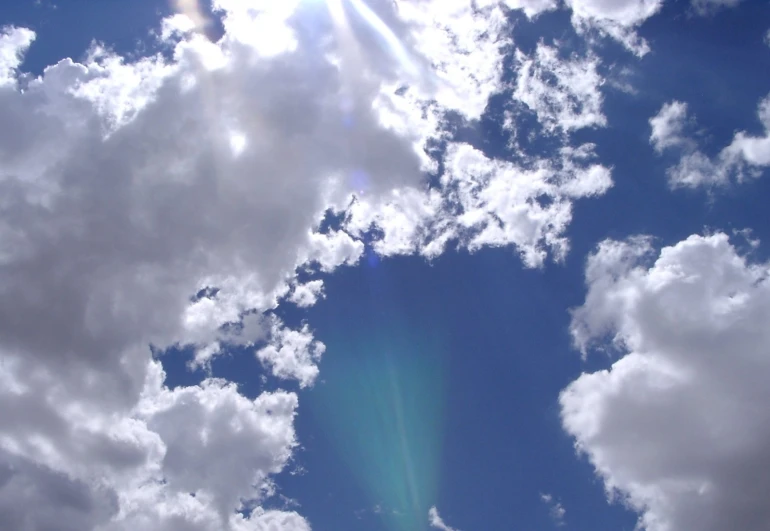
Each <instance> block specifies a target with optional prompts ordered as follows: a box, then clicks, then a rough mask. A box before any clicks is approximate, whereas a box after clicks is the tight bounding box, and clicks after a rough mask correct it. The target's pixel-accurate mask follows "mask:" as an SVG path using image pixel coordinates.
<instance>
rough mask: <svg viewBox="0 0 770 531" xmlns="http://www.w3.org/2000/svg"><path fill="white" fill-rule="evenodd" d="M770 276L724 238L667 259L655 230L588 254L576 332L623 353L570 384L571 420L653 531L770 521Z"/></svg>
mask: <svg viewBox="0 0 770 531" xmlns="http://www.w3.org/2000/svg"><path fill="white" fill-rule="evenodd" d="M738 239H742V238H738ZM753 245H756V242H753ZM769 273H770V265H768V264H767V263H753V262H752V261H751V260H750V259H749V258H747V257H746V256H745V255H743V254H742V253H741V252H739V251H738V249H736V247H735V246H734V245H733V244H731V242H730V240H729V238H728V237H727V236H726V235H725V234H722V233H716V234H712V235H708V236H691V237H689V238H688V239H686V240H684V241H682V242H679V243H677V244H676V245H673V246H671V247H666V248H664V249H662V250H661V251H660V253H659V254H658V255H657V256H656V255H655V253H654V251H653V249H652V247H651V242H650V240H649V239H648V238H635V239H631V240H628V241H623V242H618V241H605V242H603V243H602V244H601V245H600V246H599V249H598V250H597V252H596V253H595V254H593V255H592V256H591V257H590V258H589V260H588V266H587V270H586V280H587V284H588V295H587V297H586V301H585V304H584V305H583V306H581V307H580V308H578V309H577V310H576V311H575V312H574V315H573V323H572V333H573V336H574V338H575V341H576V343H577V345H578V346H580V347H581V348H583V349H584V351H587V350H588V349H591V348H592V347H593V346H602V345H604V346H606V343H607V342H608V341H609V342H611V344H612V345H614V348H615V349H617V350H618V351H619V352H620V357H619V359H617V361H615V362H614V363H613V365H612V367H611V368H610V369H608V370H604V371H600V372H596V373H592V374H583V375H582V376H581V377H580V378H578V379H577V380H576V381H575V382H574V383H572V384H571V385H570V386H569V387H568V388H567V389H565V390H564V392H563V393H562V395H561V407H562V416H563V422H564V427H565V428H566V430H567V431H568V432H569V433H570V434H572V435H573V436H574V437H575V439H576V443H577V448H578V449H579V450H580V451H581V452H583V453H585V454H586V455H587V456H588V458H589V459H590V461H591V462H592V463H593V465H594V466H595V467H596V470H597V472H598V473H599V474H600V475H601V477H602V478H603V479H604V482H605V484H606V486H607V489H608V490H609V491H610V493H612V494H613V495H617V496H620V497H621V499H624V500H626V501H627V502H628V503H629V504H630V505H631V506H632V507H633V508H634V509H636V510H637V511H639V512H640V513H641V520H640V522H641V524H642V527H643V528H644V529H647V530H649V531H675V530H679V529H699V530H702V531H718V530H722V529H740V530H742V531H760V530H763V529H767V527H768V523H770V509H768V505H767V491H768V488H770V484H769V483H768V477H769V476H768V448H770V412H769V411H768V409H767V407H765V405H766V404H767V401H768V400H770V390H769V389H770V388H768V386H767V381H768V378H770V358H768V355H767V345H768V342H770V337H769V336H768V334H770V331H769V329H768V327H767V322H768V318H770V287H769V286H770V284H768V281H767V280H768V274H769Z"/></svg>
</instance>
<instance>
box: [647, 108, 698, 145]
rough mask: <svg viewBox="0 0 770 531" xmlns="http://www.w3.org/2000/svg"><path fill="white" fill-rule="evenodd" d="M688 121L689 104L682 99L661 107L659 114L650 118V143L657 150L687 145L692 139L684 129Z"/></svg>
mask: <svg viewBox="0 0 770 531" xmlns="http://www.w3.org/2000/svg"><path fill="white" fill-rule="evenodd" d="M686 123H687V104H686V103H682V102H681V101H672V102H669V103H666V104H665V105H663V107H661V109H660V111H658V114H656V115H655V116H653V117H652V118H650V127H651V128H652V134H651V135H650V143H651V144H652V146H653V147H654V148H655V151H657V152H659V153H660V152H661V151H663V150H664V149H668V148H672V147H677V146H682V145H686V144H688V143H689V142H690V139H689V138H687V137H686V136H685V133H684V129H685V125H686Z"/></svg>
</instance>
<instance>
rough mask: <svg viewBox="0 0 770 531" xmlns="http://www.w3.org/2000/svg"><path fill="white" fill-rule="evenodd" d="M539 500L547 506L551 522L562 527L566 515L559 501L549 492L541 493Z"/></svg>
mask: <svg viewBox="0 0 770 531" xmlns="http://www.w3.org/2000/svg"><path fill="white" fill-rule="evenodd" d="M540 500H541V501H542V502H543V503H544V504H545V505H546V506H547V507H548V514H549V515H550V517H551V520H553V523H554V524H556V526H558V527H562V526H563V525H564V524H565V522H564V517H565V516H566V515H567V511H566V510H565V509H564V506H563V505H562V504H561V502H558V501H556V500H554V498H553V495H551V494H541V495H540Z"/></svg>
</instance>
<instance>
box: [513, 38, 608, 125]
mask: <svg viewBox="0 0 770 531" xmlns="http://www.w3.org/2000/svg"><path fill="white" fill-rule="evenodd" d="M516 60H517V62H518V70H517V78H516V87H515V90H514V92H513V97H514V98H515V99H516V100H518V101H521V102H522V103H524V104H525V105H526V106H527V107H529V109H531V110H532V111H533V112H534V113H535V114H536V115H537V118H538V121H539V122H540V123H541V124H542V126H543V128H544V129H545V130H546V131H547V132H549V133H554V132H557V131H558V132H564V133H570V132H572V131H575V130H577V129H582V128H585V127H602V126H605V125H606V124H607V119H606V118H605V117H604V114H603V113H602V94H601V90H600V87H601V85H602V82H603V81H602V78H601V76H600V75H599V73H598V72H597V67H598V66H599V59H598V58H597V57H595V56H593V55H589V56H587V57H578V56H573V57H569V58H561V57H559V51H558V50H557V49H556V48H555V47H551V46H547V45H545V44H543V43H539V44H538V45H537V49H536V50H535V52H534V54H533V55H532V56H531V57H528V56H526V55H524V54H523V53H522V52H521V51H518V50H517V53H516Z"/></svg>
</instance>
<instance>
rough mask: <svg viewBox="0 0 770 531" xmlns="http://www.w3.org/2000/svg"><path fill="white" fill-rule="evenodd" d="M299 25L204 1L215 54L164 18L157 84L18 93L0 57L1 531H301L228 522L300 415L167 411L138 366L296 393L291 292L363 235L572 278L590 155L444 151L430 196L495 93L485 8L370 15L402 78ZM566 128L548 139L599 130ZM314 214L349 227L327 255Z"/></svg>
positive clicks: (209, 390) (396, 246)
mask: <svg viewBox="0 0 770 531" xmlns="http://www.w3.org/2000/svg"><path fill="white" fill-rule="evenodd" d="M309 4H310V3H299V4H297V3H296V2H269V3H268V2H262V1H257V0H249V1H244V0H217V1H215V2H214V8H215V9H216V10H217V11H218V12H219V13H220V14H221V15H222V17H223V24H224V36H223V37H222V39H221V40H220V41H218V42H211V41H210V40H209V39H207V38H206V37H205V36H204V35H202V33H201V31H200V26H201V24H202V22H200V21H198V22H196V21H195V20H193V24H192V25H191V24H190V23H189V21H185V20H184V19H180V18H178V17H177V18H173V19H169V20H167V21H166V22H165V24H162V25H161V30H160V32H159V33H160V38H165V39H166V40H167V44H168V45H169V46H170V47H172V48H173V50H172V51H173V53H172V54H171V55H172V57H171V58H163V57H160V56H156V57H148V58H144V59H140V60H136V61H130V60H127V59H126V58H123V57H120V56H117V55H114V54H112V53H111V52H108V51H106V50H104V49H101V48H99V47H95V48H94V49H93V50H92V52H91V54H90V56H89V59H88V60H86V61H85V62H84V64H80V63H76V62H74V61H71V60H63V61H61V62H59V63H58V64H56V65H51V66H49V67H48V68H47V69H46V70H45V72H44V74H43V75H42V76H40V77H39V78H36V79H31V78H28V77H26V76H25V77H18V76H17V70H18V67H19V66H20V64H21V56H20V54H21V53H23V52H24V50H25V49H26V48H27V47H28V46H29V45H30V43H31V42H32V39H33V37H34V34H33V33H32V32H30V31H28V30H21V29H9V30H4V31H3V32H2V33H1V35H2V36H0V119H1V120H2V123H3V125H4V128H3V130H2V131H0V294H2V298H1V299H0V300H2V301H5V304H0V382H1V383H2V385H0V397H1V398H2V403H3V404H7V405H8V411H10V412H11V413H9V414H8V415H4V416H3V417H2V419H0V470H2V471H3V472H2V474H3V476H2V477H3V478H5V477H8V478H10V479H9V480H8V482H5V483H3V484H2V486H0V509H3V510H0V527H2V528H10V529H19V530H20V531H27V530H35V529H41V528H45V527H46V526H49V524H50V523H51V522H53V521H54V519H55V521H57V522H58V524H57V525H59V526H64V525H70V524H71V526H72V528H73V529H77V530H78V531H93V530H95V531H123V530H126V529H158V530H161V531H179V530H181V529H185V530H201V531H204V530H205V531H214V530H217V531H222V530H225V531H228V530H237V531H246V530H252V531H253V530H268V529H269V530H271V531H272V530H274V529H284V530H296V531H306V530H307V529H309V524H308V523H307V522H306V521H305V520H304V519H303V518H302V517H301V516H300V515H298V514H296V513H293V512H285V511H284V512H276V511H266V510H263V509H261V508H259V507H257V509H256V510H254V511H253V512H252V513H251V515H250V516H248V517H247V516H243V515H241V514H240V513H238V512H236V511H237V509H238V508H239V507H240V504H241V502H244V503H247V504H248V505H249V506H250V507H251V506H252V505H254V504H256V505H257V506H258V505H259V504H260V503H261V502H262V501H264V497H265V494H264V488H265V487H266V485H268V484H269V482H270V476H271V475H272V474H275V473H276V472H278V471H280V470H281V469H282V467H283V466H284V465H285V464H286V462H287V460H288V459H289V457H290V455H291V452H292V449H293V447H294V445H295V441H294V432H293V418H294V410H295V408H296V396H295V395H293V394H292V393H285V392H276V393H266V394H263V395H260V396H259V397H257V398H256V400H250V399H247V398H246V397H245V396H243V395H242V394H240V393H239V391H238V389H237V388H236V387H234V386H232V385H230V384H227V383H226V382H221V381H218V380H212V379H209V380H207V381H206V382H204V383H203V384H201V385H199V386H192V387H185V388H180V389H174V390H170V389H168V388H166V387H164V383H163V382H164V379H163V378H164V375H163V372H162V368H161V365H160V364H161V363H162V357H161V358H160V361H158V360H155V359H154V357H153V352H152V351H151V349H150V348H149V345H152V346H153V347H155V350H156V351H162V350H164V349H166V348H168V347H172V346H192V347H194V348H195V351H196V354H195V357H194V359H193V360H191V362H190V364H191V365H192V366H203V367H207V368H208V367H210V362H211V360H212V359H213V357H214V356H217V355H220V354H222V353H223V352H225V351H226V348H227V345H229V344H237V345H241V346H251V347H254V348H255V350H256V349H257V348H258V349H259V350H258V352H255V355H256V356H257V357H258V359H259V360H260V361H261V362H262V363H263V364H264V365H265V366H266V367H267V368H268V369H269V370H271V371H272V372H273V374H274V375H275V376H277V377H279V378H283V379H293V380H297V381H298V382H299V384H300V385H302V386H307V385H311V384H312V383H313V381H314V379H315V378H316V377H317V374H318V366H317V363H318V360H319V359H320V357H321V355H322V354H323V351H324V346H323V344H322V343H320V342H318V341H317V340H315V339H314V337H313V335H312V332H311V329H310V327H309V326H308V325H305V326H303V327H302V328H300V329H299V330H292V329H290V328H287V327H286V326H285V324H284V323H282V322H281V321H280V320H278V319H275V318H269V317H266V315H269V311H270V310H273V309H275V308H276V306H277V305H278V304H279V301H281V300H285V299H286V298H287V297H288V298H290V299H293V300H294V302H296V303H298V304H311V303H312V302H313V298H314V297H315V298H317V296H320V294H321V293H322V292H321V291H320V285H319V284H315V283H314V282H319V281H317V280H315V281H312V282H311V283H309V284H306V285H304V286H296V282H297V280H296V270H297V268H304V267H307V268H308V269H310V270H311V271H312V270H320V271H321V272H322V273H328V272H331V271H333V270H334V269H335V268H337V267H339V266H342V265H346V264H354V263H356V262H357V261H358V260H359V259H360V257H361V256H362V253H363V250H364V243H363V241H362V240H363V238H364V237H368V236H367V235H366V233H367V231H369V229H371V228H372V227H375V228H377V229H379V232H380V233H381V234H380V235H381V237H378V239H376V240H375V241H374V242H373V247H374V248H375V249H376V250H377V251H378V252H380V253H382V254H384V255H388V254H398V253H420V254H422V255H424V256H428V257H434V256H437V255H438V254H440V253H441V252H442V250H443V249H444V246H445V245H448V244H449V243H450V242H452V241H454V242H457V243H458V244H459V245H460V246H463V247H465V248H469V249H472V250H473V249H477V248H479V247H481V246H483V245H514V246H515V248H516V250H517V251H518V252H520V253H521V254H522V256H523V257H524V260H525V262H526V264H527V265H529V266H537V265H540V264H541V263H542V262H543V261H544V260H545V259H546V257H547V256H548V254H549V253H551V254H552V255H553V256H554V257H556V258H560V257H562V256H563V255H564V253H565V252H566V250H567V247H568V242H567V240H566V238H565V237H564V232H565V230H566V228H567V225H568V223H569V221H570V219H571V207H572V202H573V201H574V200H576V199H578V198H582V197H590V196H594V195H598V194H601V193H603V192H604V191H605V190H607V188H609V186H611V184H612V183H611V179H610V171H609V169H608V168H605V167H603V166H601V165H599V164H597V163H596V162H594V161H593V159H592V152H593V148H592V146H590V145H585V146H581V147H577V148H575V147H568V146H567V145H565V146H564V147H563V148H562V149H561V151H560V152H559V153H558V155H557V156H556V157H550V156H548V157H544V158H538V157H530V156H528V157H526V162H522V163H520V164H513V163H507V162H506V163H504V162H501V161H496V160H492V159H490V158H488V157H486V156H485V155H483V154H482V153H480V152H478V151H476V150H474V149H473V148H471V147H470V146H467V145H464V144H452V145H451V146H450V149H449V151H448V153H447V154H446V158H445V162H446V163H447V167H449V168H450V170H449V171H448V172H447V174H446V175H444V176H443V177H442V180H441V183H440V185H439V186H436V187H435V188H433V189H431V190H428V189H427V188H426V182H425V173H424V172H425V171H426V170H434V169H435V168H436V161H434V160H432V159H430V158H429V157H428V156H427V155H426V154H425V147H426V142H427V141H428V140H430V139H446V138H447V134H446V133H445V132H444V131H443V130H442V127H443V126H444V119H445V113H446V111H448V110H451V111H454V112H456V113H459V115H460V116H462V117H463V118H464V119H465V120H468V121H472V120H475V119H478V118H479V117H480V116H481V115H482V114H483V112H484V110H485V108H486V104H487V100H488V98H489V96H490V95H492V94H495V93H497V92H499V91H500V90H502V82H501V75H502V59H503V52H504V50H503V48H504V47H505V46H507V45H509V44H510V42H509V38H508V34H509V32H510V28H509V27H508V26H507V19H506V17H505V13H504V12H503V10H502V8H501V7H500V5H499V4H497V3H493V2H488V3H486V4H483V3H481V4H477V5H476V8H474V7H473V5H472V4H471V3H469V2H461V1H460V0H455V1H453V2H452V3H450V4H448V3H446V2H444V1H423V2H414V3H401V4H399V7H398V9H396V7H395V6H394V3H393V2H390V1H389V0H382V1H372V2H369V3H368V5H370V6H371V9H372V10H373V13H376V14H377V16H378V17H380V18H381V23H382V24H385V25H387V28H389V31H391V32H392V35H390V36H389V38H390V39H391V40H390V41H389V42H390V43H391V44H392V43H393V40H392V39H393V38H395V39H397V40H398V41H399V42H401V44H402V49H399V50H400V51H399V50H396V51H398V53H396V52H394V49H395V48H393V47H383V46H381V45H380V42H382V41H381V40H378V39H374V38H372V39H363V38H362V39H359V40H355V41H346V40H345V39H346V38H347V37H346V33H345V28H344V24H342V23H339V24H337V26H335V28H334V33H333V34H323V35H321V36H320V37H319V36H313V35H312V34H309V33H307V32H306V33H303V31H306V29H307V26H305V25H303V24H300V23H298V21H301V17H302V16H304V15H305V13H304V12H303V10H304V9H312V6H310V5H309ZM185 5H187V6H189V5H191V4H189V3H187V2H185ZM537 5H539V6H542V9H546V8H549V7H548V6H550V3H547V2H543V3H538V2H526V4H522V7H523V8H525V12H527V14H528V15H531V16H534V15H535V14H536V13H535V11H537V9H541V7H536V6H537ZM526 9H529V11H526ZM184 16H187V17H188V18H189V13H188V14H187V15H184ZM338 22H340V21H338ZM356 23H361V20H358V21H357V22H356ZM375 26H376V27H378V28H379V29H382V26H377V25H376V24H374V26H372V27H375ZM348 29H349V28H348ZM358 29H360V28H358ZM193 30H198V31H193ZM351 34H352V33H350V32H348V34H347V36H348V37H349V36H350V35H351ZM340 43H345V44H346V45H348V44H349V45H351V46H353V47H354V48H350V49H342V47H341V46H339V44H340ZM396 48H397V47H396ZM353 49H355V53H352V52H351V50H353ZM401 52H403V53H401ZM581 64H582V63H581ZM413 67H414V69H413ZM567 74H568V75H572V74H571V73H569V72H568V73H567ZM405 79H406V80H407V81H408V83H407V85H408V86H406V87H403V86H402V84H403V83H404V80H405ZM570 79H572V78H570ZM594 81H595V80H594ZM401 89H404V90H401ZM578 94H582V95H584V96H585V94H587V93H583V92H578ZM587 97H588V96H587ZM586 101H587V102H588V103H587V104H588V105H589V107H590V106H591V105H594V104H595V101H593V100H591V98H590V97H588V99H587V100H586ZM565 108H566V107H564V104H563V103H558V104H557V105H556V107H554V109H556V110H557V111H558V112H566V114H564V116H566V117H567V118H569V119H570V120H572V121H571V122H565V124H564V125H563V126H559V125H554V128H555V129H561V130H573V129H575V128H576V127H577V125H575V120H577V121H578V122H580V121H581V120H582V122H581V123H596V119H595V118H594V119H593V122H591V119H587V118H586V117H585V116H586V115H585V114H584V113H583V112H582V111H577V110H576V109H574V108H571V109H572V110H569V109H568V111H569V112H567V111H564V109H565ZM549 109H550V107H549ZM591 112H593V111H591ZM544 116H545V115H544ZM329 210H331V211H333V212H335V213H338V214H341V215H342V216H343V218H344V222H343V224H342V225H343V227H342V228H341V229H340V230H333V231H330V232H326V233H323V234H322V233H320V232H319V227H320V225H321V221H322V219H323V217H324V215H325V213H326V212H327V211H329ZM292 286H294V290H293V291H292V288H291V287H292ZM207 288H216V290H210V291H208V292H207V294H206V295H205V296H203V297H197V298H195V297H193V296H194V295H195V294H197V293H199V292H201V291H202V290H206V289H207ZM317 288H318V289H317ZM191 297H192V299H191ZM225 325H227V326H225ZM247 440H248V444H247ZM236 463H237V464H238V466H236ZM218 464H221V468H217V466H218ZM225 478H229V479H225ZM260 483H261V484H260ZM255 485H256V488H255ZM62 490H66V491H68V492H71V493H72V496H73V497H70V498H67V497H64V496H59V493H60V492H62ZM6 509H7V510H6ZM62 522H66V524H65V523H62Z"/></svg>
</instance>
